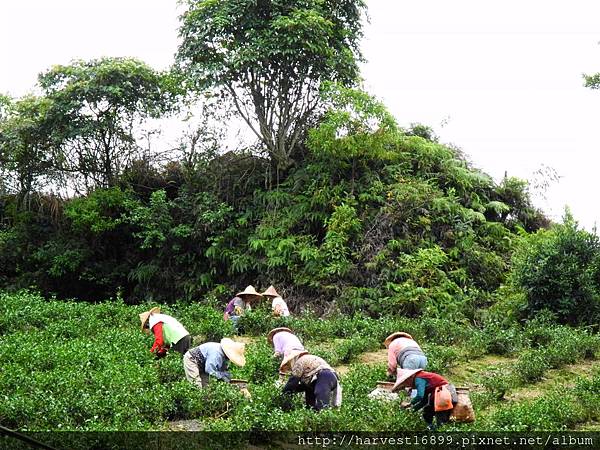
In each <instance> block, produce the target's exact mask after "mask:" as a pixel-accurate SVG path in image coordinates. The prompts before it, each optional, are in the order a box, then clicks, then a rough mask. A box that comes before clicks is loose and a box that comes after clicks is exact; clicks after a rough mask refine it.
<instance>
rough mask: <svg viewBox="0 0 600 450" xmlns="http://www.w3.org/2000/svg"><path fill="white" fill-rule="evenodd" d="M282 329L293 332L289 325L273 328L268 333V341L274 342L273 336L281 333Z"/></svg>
mask: <svg viewBox="0 0 600 450" xmlns="http://www.w3.org/2000/svg"><path fill="white" fill-rule="evenodd" d="M280 331H288V332H290V333H291V332H292V330H290V329H289V328H287V327H279V328H273V329H272V330H271V331H269V334H267V341H268V342H269V343H270V344H272V343H273V336H275V335H276V334H277V333H279V332H280Z"/></svg>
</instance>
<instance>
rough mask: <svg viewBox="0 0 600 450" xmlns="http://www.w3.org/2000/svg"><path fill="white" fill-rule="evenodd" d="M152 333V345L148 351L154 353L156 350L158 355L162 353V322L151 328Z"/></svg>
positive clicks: (163, 342)
mask: <svg viewBox="0 0 600 450" xmlns="http://www.w3.org/2000/svg"><path fill="white" fill-rule="evenodd" d="M152 332H153V333H154V344H153V345H152V348H151V349H150V351H151V352H152V353H154V350H157V351H158V353H162V352H163V351H164V348H163V347H164V345H165V341H164V339H163V329H162V322H158V323H157V324H156V325H154V326H153V327H152Z"/></svg>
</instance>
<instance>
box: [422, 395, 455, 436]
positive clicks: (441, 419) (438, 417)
mask: <svg viewBox="0 0 600 450" xmlns="http://www.w3.org/2000/svg"><path fill="white" fill-rule="evenodd" d="M449 389H451V391H450V392H451V393H452V392H453V391H454V386H452V387H451V388H449ZM454 392H456V391H454ZM452 403H453V405H455V404H456V402H454V399H453V402H452ZM451 414H452V410H451V409H448V410H446V411H437V412H436V411H435V406H434V396H433V395H430V396H429V401H428V403H427V405H426V406H425V407H424V408H423V420H424V421H425V422H427V428H429V429H430V430H435V429H436V428H439V427H441V426H442V425H444V424H445V423H448V422H449V421H450V416H451ZM434 418H435V422H436V423H435V425H434V423H433V419H434Z"/></svg>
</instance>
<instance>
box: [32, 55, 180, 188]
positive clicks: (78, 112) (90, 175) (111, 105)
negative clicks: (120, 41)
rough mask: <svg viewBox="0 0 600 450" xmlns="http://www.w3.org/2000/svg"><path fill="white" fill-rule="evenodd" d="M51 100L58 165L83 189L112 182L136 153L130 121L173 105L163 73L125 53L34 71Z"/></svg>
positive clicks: (158, 113)
mask: <svg viewBox="0 0 600 450" xmlns="http://www.w3.org/2000/svg"><path fill="white" fill-rule="evenodd" d="M39 85H40V87H41V88H42V90H43V91H44V93H45V95H46V98H47V99H48V100H49V101H51V108H50V110H49V111H48V117H47V120H50V121H51V122H52V134H53V141H54V143H55V145H56V146H57V147H58V148H59V149H60V151H61V152H62V153H63V155H64V157H63V162H64V165H63V166H62V167H61V169H62V170H63V171H65V172H68V173H71V174H73V175H74V177H75V178H76V179H77V180H79V181H81V182H82V184H83V186H84V188H85V189H90V188H94V187H109V186H113V185H114V184H115V183H116V182H117V180H118V177H119V175H120V174H121V173H122V171H123V170H124V168H125V167H126V166H127V165H129V164H131V163H132V161H134V160H135V159H136V158H139V157H140V155H141V149H140V146H139V144H138V139H137V138H139V135H136V131H139V130H136V126H138V125H140V124H142V123H143V122H144V120H146V119H148V118H153V117H159V116H161V115H163V114H165V113H166V112H167V111H169V110H170V108H171V107H172V106H173V100H174V98H175V96H176V92H175V90H174V89H173V85H172V83H171V82H170V78H169V76H168V75H166V74H161V73H159V72H156V71H154V70H153V69H152V68H150V67H149V66H147V65H146V64H144V63H142V62H140V61H138V60H135V59H130V58H102V59H99V60H92V61H75V62H73V63H71V64H70V65H67V66H54V67H52V68H51V69H50V70H48V71H47V72H45V73H43V74H41V75H40V76H39Z"/></svg>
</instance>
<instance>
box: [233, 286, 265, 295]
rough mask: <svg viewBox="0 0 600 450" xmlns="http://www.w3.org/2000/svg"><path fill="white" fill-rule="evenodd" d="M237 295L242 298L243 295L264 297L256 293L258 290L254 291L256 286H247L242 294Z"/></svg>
mask: <svg viewBox="0 0 600 450" xmlns="http://www.w3.org/2000/svg"><path fill="white" fill-rule="evenodd" d="M236 295H237V296H238V297H241V296H242V295H251V296H253V297H262V294H261V293H259V292H256V289H254V286H252V285H251V284H250V285H248V286H246V289H244V290H243V291H242V292H238V293H237V294H236Z"/></svg>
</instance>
